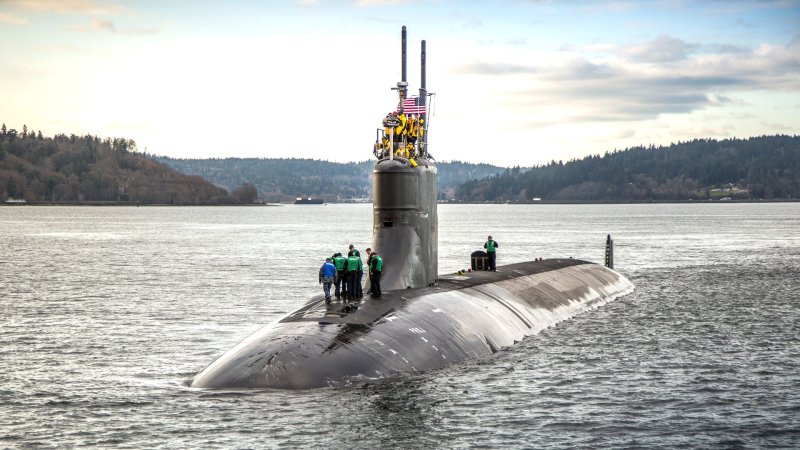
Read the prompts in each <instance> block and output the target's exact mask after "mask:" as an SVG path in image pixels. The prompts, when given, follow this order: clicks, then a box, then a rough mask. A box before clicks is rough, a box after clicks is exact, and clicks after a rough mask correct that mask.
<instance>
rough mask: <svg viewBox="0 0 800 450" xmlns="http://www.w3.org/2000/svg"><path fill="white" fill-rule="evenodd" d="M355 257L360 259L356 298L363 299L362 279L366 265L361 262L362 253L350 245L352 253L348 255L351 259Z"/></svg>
mask: <svg viewBox="0 0 800 450" xmlns="http://www.w3.org/2000/svg"><path fill="white" fill-rule="evenodd" d="M353 255H355V256H357V257H358V271H357V272H356V285H355V286H356V290H355V296H356V298H362V297H363V296H364V292H363V288H362V287H361V279H362V278H364V265H363V264H364V263H363V262H362V261H361V253H359V251H358V250H356V248H355V247H354V246H353V244H350V252H349V253H348V254H347V257H348V258H349V257H350V256H353Z"/></svg>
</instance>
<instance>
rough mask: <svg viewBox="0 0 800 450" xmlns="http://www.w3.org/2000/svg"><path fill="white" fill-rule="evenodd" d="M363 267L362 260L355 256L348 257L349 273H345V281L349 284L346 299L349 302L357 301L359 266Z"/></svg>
mask: <svg viewBox="0 0 800 450" xmlns="http://www.w3.org/2000/svg"><path fill="white" fill-rule="evenodd" d="M360 265H361V258H360V257H358V256H356V255H355V254H352V253H351V254H350V256H348V257H347V272H346V273H345V281H346V282H347V294H346V295H345V298H346V299H348V300H355V299H356V293H357V292H358V291H357V289H356V280H357V279H358V266H360Z"/></svg>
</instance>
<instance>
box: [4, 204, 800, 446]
mask: <svg viewBox="0 0 800 450" xmlns="http://www.w3.org/2000/svg"><path fill="white" fill-rule="evenodd" d="M439 211H440V214H439V216H440V230H439V239H440V242H439V245H440V252H439V254H440V271H441V272H442V273H451V272H455V271H456V270H458V269H462V268H465V267H466V266H467V265H468V262H469V260H468V257H469V254H470V253H471V252H472V251H473V250H476V249H478V248H480V247H481V246H482V244H483V242H484V240H485V238H486V235H487V234H491V235H492V236H493V237H494V238H495V239H497V240H498V241H499V242H500V245H501V247H500V248H499V257H498V263H499V264H507V263H513V262H518V261H524V260H530V259H533V258H535V257H565V256H567V257H568V256H573V257H576V258H583V259H589V260H594V261H601V260H602V257H603V244H604V240H605V236H606V234H607V233H611V234H612V236H613V237H614V239H615V242H616V258H615V260H616V264H617V269H618V270H620V271H621V272H623V273H624V274H625V275H627V276H628V277H629V278H630V279H631V280H632V281H633V282H634V283H635V284H636V285H637V291H636V292H635V293H634V294H632V295H630V296H627V297H624V298H622V299H619V300H617V301H615V302H612V303H610V304H608V305H606V306H604V307H602V308H599V309H597V310H594V311H591V312H589V313H586V314H583V315H581V316H578V317H576V318H574V319H571V320H569V321H566V322H563V323H561V324H559V325H558V326H556V327H554V328H551V329H548V330H546V331H544V332H543V333H541V334H539V335H537V336H534V337H532V338H529V339H526V340H525V341H524V342H522V343H520V344H519V345H517V346H515V347H513V348H510V349H506V350H505V351H502V352H500V353H499V354H498V355H497V356H496V357H494V358H491V359H489V360H482V361H471V362H467V363H463V364H459V365H455V366H451V367H449V368H447V369H445V370H441V371H436V372H431V373H425V374H421V375H417V376H409V377H400V378H393V379H388V380H378V381H369V382H365V383H361V384H356V385H351V386H344V387H337V388H328V389H321V390H315V391H308V392H281V391H232V392H230V391H226V392H216V391H200V390H195V389H189V388H187V387H186V386H185V385H184V382H185V381H186V379H187V378H188V377H190V376H191V375H192V374H194V373H196V372H197V371H199V370H200V369H202V368H203V367H204V366H205V365H207V364H209V363H210V362H211V361H213V359H214V358H215V357H217V356H219V355H220V354H221V353H222V352H224V351H225V350H227V349H229V348H230V347H232V346H233V345H235V344H237V343H238V342H240V341H241V340H242V339H244V338H245V337H246V336H247V335H249V334H250V333H252V332H253V331H255V330H257V329H258V328H260V326H262V325H263V324H266V323H268V322H269V321H271V320H273V319H275V318H276V317H279V316H280V315H282V314H284V313H285V312H287V311H289V310H291V309H294V308H296V307H298V306H300V305H301V304H303V303H304V302H305V301H306V299H308V298H309V297H310V296H312V295H315V294H317V293H318V291H319V290H320V288H319V286H318V285H317V283H316V282H317V269H318V267H319V265H320V264H321V262H322V259H323V258H324V257H325V256H328V255H331V254H333V253H334V252H336V251H344V250H345V249H346V248H347V245H348V244H350V243H353V244H355V246H356V247H357V248H360V249H363V248H366V247H367V246H369V245H370V233H371V217H372V215H371V210H370V207H369V205H327V206H324V207H292V206H287V207H283V208H226V207H219V208H202V207H197V208H178V207H176V208H168V207H164V208H125V207H118V208H117V207H114V208H91V207H87V208H83V207H24V208H0V230H2V245H0V273H2V274H3V276H2V277H0V292H2V297H0V367H2V368H3V377H2V378H0V430H1V431H2V432H1V433H0V446H2V447H8V446H10V447H16V446H36V447H39V446H41V447H77V446H97V447H124V448H159V447H162V448H175V447H180V448H183V447H203V448H215V447H216V448H221V447H236V448H242V447H246V448H249V447H254V448H261V447H276V446H286V447H312V446H313V447H337V448H342V447H344V448H348V447H350V448H352V447H358V448H363V447H379V446H380V447H389V446H397V447H417V448H428V447H472V446H483V447H489V448H496V447H528V448H530V447H535V448H547V447H557V448H575V447H640V446H689V447H712V446H713V447H763V446H770V445H775V446H780V447H796V446H798V445H800V434H799V433H798V431H797V430H798V428H800V427H797V417H798V413H800V394H798V392H800V389H798V388H799V387H800V375H798V374H800V354H799V353H798V352H797V349H798V348H800V329H798V327H799V326H800V325H798V324H800V320H799V319H800V302H798V297H797V292H798V288H800V281H798V280H800V276H798V268H800V205H799V204H726V205H722V204H683V205H590V206H586V205H528V206H522V205H519V206H517V205H442V206H440V210H439Z"/></svg>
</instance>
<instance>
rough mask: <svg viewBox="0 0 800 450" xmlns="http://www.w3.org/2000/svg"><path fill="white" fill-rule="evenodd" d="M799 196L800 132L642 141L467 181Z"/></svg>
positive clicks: (667, 194)
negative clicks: (659, 142)
mask: <svg viewBox="0 0 800 450" xmlns="http://www.w3.org/2000/svg"><path fill="white" fill-rule="evenodd" d="M725 197H730V198H732V199H736V198H739V199H751V200H756V199H764V200H778V199H797V198H800V136H786V135H776V136H760V137H753V138H749V139H735V138H734V139H724V140H714V139H695V140H692V141H688V142H679V143H676V144H672V145H669V146H659V147H656V146H652V145H651V146H647V147H644V146H639V147H633V148H627V149H624V150H614V151H613V152H607V153H606V154H604V155H603V156H600V155H592V156H588V157H586V158H583V159H575V160H571V161H568V162H566V163H564V162H563V161H558V162H556V161H551V162H550V163H548V164H545V165H540V166H536V167H533V168H531V169H529V170H520V169H519V168H518V167H517V168H512V169H507V170H505V171H504V172H502V173H500V174H497V175H495V176H491V177H487V178H484V179H480V180H471V181H467V182H465V183H464V184H463V185H461V186H460V187H459V188H458V189H457V191H456V198H457V199H458V200H460V201H464V202H485V201H488V202H504V201H510V202H530V201H533V200H534V199H537V200H541V201H554V202H640V201H687V200H706V199H714V198H725Z"/></svg>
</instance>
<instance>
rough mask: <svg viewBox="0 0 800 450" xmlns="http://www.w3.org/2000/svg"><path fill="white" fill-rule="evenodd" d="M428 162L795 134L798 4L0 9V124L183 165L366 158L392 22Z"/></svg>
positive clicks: (35, 3) (515, 159) (517, 158)
mask: <svg viewBox="0 0 800 450" xmlns="http://www.w3.org/2000/svg"><path fill="white" fill-rule="evenodd" d="M402 25H406V26H407V27H408V31H409V83H410V87H411V90H412V92H416V90H417V89H418V88H419V41H420V40H421V39H426V40H427V50H428V52H427V53H428V89H429V91H430V92H434V93H436V97H435V102H434V105H433V106H434V110H433V116H432V117H431V121H430V125H431V130H430V151H431V153H432V154H433V155H434V156H435V157H436V158H437V159H439V160H454V159H458V160H465V161H471V162H487V163H492V164H497V165H504V166H511V165H516V164H520V165H533V164H541V163H546V162H548V161H550V160H553V159H554V160H564V161H567V160H569V159H572V158H580V157H583V156H585V155H589V154H598V153H600V154H602V153H604V152H605V151H611V150H614V149H622V148H626V147H630V146H635V145H648V144H656V145H663V144H669V143H672V142H677V141H684V140H689V139H694V138H701V137H711V138H726V137H734V136H735V137H747V136H756V135H762V134H776V133H782V134H800V1H789V0H786V1H767V0H761V1H705V2H699V1H694V2H689V1H680V0H667V1H614V2H599V1H569V2H566V1H565V2H561V1H534V0H531V1H522V0H519V1H497V2H488V1H486V2H468V1H447V0H441V1H431V2H424V1H399V0H398V1H388V0H385V1H381V0H360V1H325V0H319V1H313V0H309V1H274V2H266V1H265V2H256V1H225V2H222V1H158V0H154V1H95V0H0V55H1V56H0V121H2V122H5V123H6V125H7V126H8V127H10V128H17V129H18V130H21V129H22V125H23V124H27V125H28V127H29V128H33V129H36V130H39V129H41V131H42V132H43V133H44V134H45V135H53V134H55V133H67V134H69V133H75V134H87V133H89V134H93V135H98V136H101V137H126V138H130V139H134V140H135V141H136V142H137V143H138V145H139V148H140V149H141V150H145V149H146V150H147V151H149V152H150V153H154V154H159V155H168V156H173V157H186V158H209V157H214V158H217V157H228V156H240V157H311V158H318V159H328V160H335V161H354V160H364V159H368V158H370V157H371V151H372V144H373V141H374V139H375V129H376V128H377V127H379V126H380V120H381V119H382V117H383V116H384V115H385V114H386V113H387V112H389V111H390V110H392V109H393V107H394V106H395V105H396V94H395V93H394V91H392V90H391V87H393V86H395V84H396V83H397V81H399V79H400V58H399V53H400V27H401V26H402Z"/></svg>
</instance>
